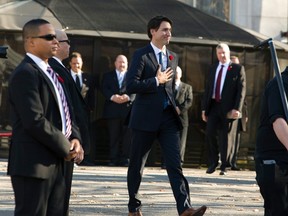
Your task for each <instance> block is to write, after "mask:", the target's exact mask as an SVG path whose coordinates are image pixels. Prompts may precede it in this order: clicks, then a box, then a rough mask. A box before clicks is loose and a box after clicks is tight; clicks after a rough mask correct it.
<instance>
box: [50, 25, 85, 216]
mask: <svg viewBox="0 0 288 216" xmlns="http://www.w3.org/2000/svg"><path fill="white" fill-rule="evenodd" d="M55 32H56V39H57V40H58V42H59V48H58V50H57V53H56V54H55V55H54V56H53V57H52V58H50V59H49V61H48V62H49V65H50V66H51V67H52V68H53V70H54V71H56V72H57V73H58V74H59V76H60V77H61V78H62V79H63V84H64V86H65V88H66V90H67V93H68V94H69V96H70V98H71V102H72V105H73V110H74V115H75V120H76V123H77V126H78V127H79V130H80V134H81V139H82V146H83V149H84V152H86V151H87V152H88V149H87V148H86V146H87V144H88V146H89V143H90V139H89V137H90V136H89V128H88V124H89V118H88V114H87V110H88V107H87V105H86V102H85V101H84V98H83V97H82V95H81V92H80V91H79V90H78V88H77V87H76V85H75V82H74V80H73V78H72V76H71V75H70V71H69V70H68V69H67V68H66V67H65V66H64V65H63V63H62V61H63V60H64V59H66V58H68V57H69V51H70V41H69V39H68V37H67V34H66V33H65V32H64V31H62V30H59V29H56V30H55ZM64 168H65V182H66V194H65V205H64V211H65V212H66V215H68V213H69V199H70V194H71V184H72V175H73V168H74V163H73V161H72V162H71V161H66V162H65V166H64Z"/></svg>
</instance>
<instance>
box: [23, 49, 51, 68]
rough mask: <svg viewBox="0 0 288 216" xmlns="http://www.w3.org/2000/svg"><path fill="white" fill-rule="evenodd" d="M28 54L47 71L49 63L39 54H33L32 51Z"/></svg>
mask: <svg viewBox="0 0 288 216" xmlns="http://www.w3.org/2000/svg"><path fill="white" fill-rule="evenodd" d="M26 54H27V56H29V57H30V58H31V59H32V60H33V61H34V62H35V63H36V64H37V66H38V67H40V68H41V70H43V71H47V68H48V66H49V65H48V64H47V63H46V62H45V61H43V60H42V59H40V58H39V57H38V56H35V55H33V54H32V53H26Z"/></svg>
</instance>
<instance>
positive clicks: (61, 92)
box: [47, 67, 72, 138]
mask: <svg viewBox="0 0 288 216" xmlns="http://www.w3.org/2000/svg"><path fill="white" fill-rule="evenodd" d="M47 72H48V73H49V74H50V76H51V77H52V80H53V82H54V84H55V86H56V87H57V90H58V92H59V95H60V98H61V101H62V105H63V109H64V114H65V120H66V121H65V125H66V131H65V137H66V138H69V137H70V135H71V134H72V123H71V117H70V112H69V107H68V104H67V100H66V96H65V93H64V90H63V87H62V85H61V84H60V82H59V81H58V77H57V75H56V73H55V72H54V71H53V69H52V68H51V67H48V68H47Z"/></svg>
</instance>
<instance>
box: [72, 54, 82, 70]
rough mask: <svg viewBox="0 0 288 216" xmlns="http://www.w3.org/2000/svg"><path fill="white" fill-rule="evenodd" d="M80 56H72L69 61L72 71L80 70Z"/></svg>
mask: <svg viewBox="0 0 288 216" xmlns="http://www.w3.org/2000/svg"><path fill="white" fill-rule="evenodd" d="M82 65H83V62H82V58H80V57H74V58H72V59H71V61H70V67H71V69H72V70H73V71H74V72H77V73H78V72H81V71H82Z"/></svg>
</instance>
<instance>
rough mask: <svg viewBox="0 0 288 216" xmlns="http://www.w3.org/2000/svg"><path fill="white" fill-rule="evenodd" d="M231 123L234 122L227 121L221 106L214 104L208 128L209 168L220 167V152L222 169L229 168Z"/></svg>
mask: <svg viewBox="0 0 288 216" xmlns="http://www.w3.org/2000/svg"><path fill="white" fill-rule="evenodd" d="M231 122H232V120H230V119H227V118H226V114H224V113H223V112H222V108H221V104H220V103H216V102H214V103H213V105H212V108H211V111H210V113H209V116H208V121H207V126H206V143H207V149H208V166H215V167H216V166H217V165H218V160H219V152H220V159H221V167H220V168H221V170H224V169H225V168H226V167H227V161H228V152H231V145H229V146H228V132H229V125H230V124H231ZM218 141H219V142H218Z"/></svg>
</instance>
